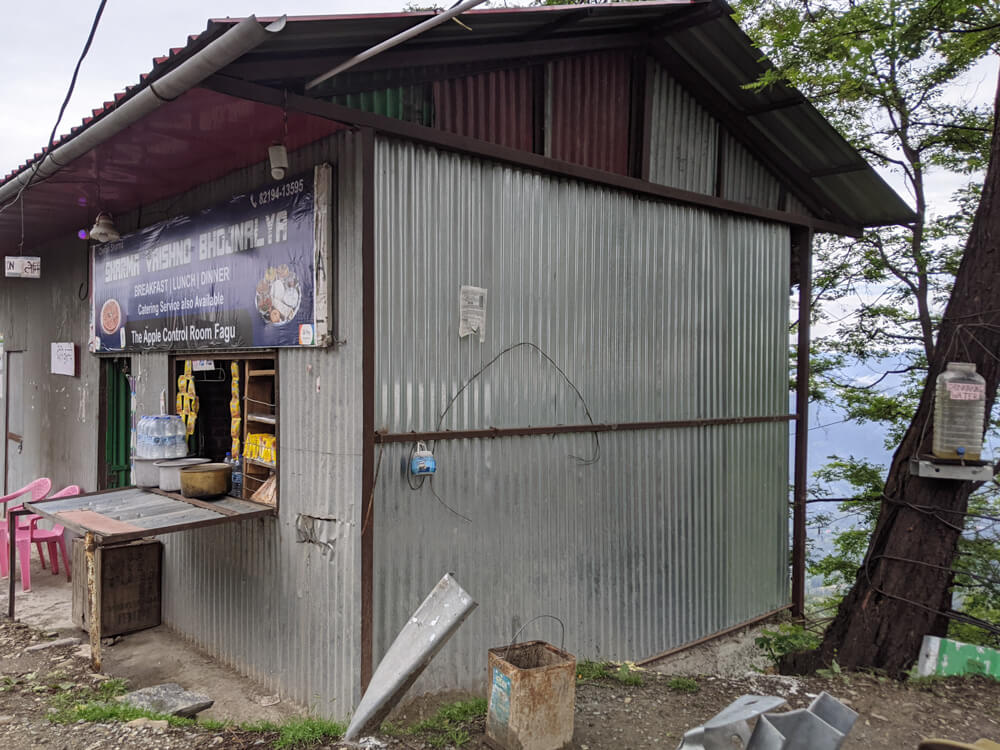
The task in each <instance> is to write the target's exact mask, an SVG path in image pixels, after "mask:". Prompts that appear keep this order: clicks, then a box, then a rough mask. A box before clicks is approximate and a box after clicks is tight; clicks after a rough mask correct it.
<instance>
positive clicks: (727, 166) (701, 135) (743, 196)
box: [649, 62, 808, 213]
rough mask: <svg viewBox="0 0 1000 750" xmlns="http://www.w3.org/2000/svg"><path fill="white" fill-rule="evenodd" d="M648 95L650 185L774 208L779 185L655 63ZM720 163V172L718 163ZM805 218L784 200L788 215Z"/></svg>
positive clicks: (801, 209) (797, 203)
mask: <svg viewBox="0 0 1000 750" xmlns="http://www.w3.org/2000/svg"><path fill="white" fill-rule="evenodd" d="M651 67H652V76H651V81H650V89H649V93H650V96H651V97H652V100H651V102H650V107H651V118H650V142H649V179H650V182H656V183H658V184H661V185H669V186H670V187H676V188H682V189H684V190H693V191H694V192H697V193H705V194H707V195H715V194H716V193H717V192H720V191H719V186H718V185H717V184H716V183H717V181H718V176H719V174H720V171H721V177H722V185H721V197H723V198H728V199H729V200H733V201H738V202H740V203H748V204H750V205H752V206H760V207H761V208H773V209H777V208H779V199H780V193H781V183H780V182H779V180H778V179H777V178H776V177H775V176H774V174H772V173H771V172H770V171H769V170H768V169H767V168H766V167H764V166H763V165H762V164H761V163H760V162H759V161H758V160H757V159H756V158H755V157H754V156H753V155H752V154H751V153H750V152H749V151H748V150H747V148H746V147H745V146H744V145H743V144H742V143H740V142H739V141H738V140H737V139H736V138H734V137H733V136H732V134H730V133H728V132H726V131H725V130H722V133H721V141H722V148H721V149H720V147H719V141H720V128H721V126H720V125H719V123H718V122H717V121H716V120H715V119H714V118H713V117H712V116H711V115H710V114H709V113H708V111H707V110H705V109H703V108H702V107H701V105H699V104H698V103H697V102H696V101H695V99H694V97H692V96H691V94H690V93H689V92H687V91H686V90H685V89H683V88H682V87H681V86H680V85H679V84H678V83H677V82H676V81H675V80H674V79H673V78H671V77H670V75H669V74H668V73H667V72H666V70H665V69H664V68H663V66H662V65H660V64H659V63H655V62H654V63H652V64H651ZM720 159H721V160H722V163H721V170H720V169H719V167H720V164H719V160H720ZM793 206H794V208H795V210H796V212H797V213H808V212H806V211H805V208H804V207H803V206H802V204H801V201H799V200H797V199H795V200H793V199H792V197H791V196H789V210H793Z"/></svg>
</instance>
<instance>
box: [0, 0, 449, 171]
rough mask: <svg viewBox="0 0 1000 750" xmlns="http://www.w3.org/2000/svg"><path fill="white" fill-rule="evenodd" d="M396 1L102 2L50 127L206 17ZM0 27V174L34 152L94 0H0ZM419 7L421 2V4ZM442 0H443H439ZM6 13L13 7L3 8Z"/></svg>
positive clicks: (394, 1)
mask: <svg viewBox="0 0 1000 750" xmlns="http://www.w3.org/2000/svg"><path fill="white" fill-rule="evenodd" d="M405 3H406V0H325V2H324V1H322V0H263V2H260V1H259V0H171V2H166V3H164V2H152V0H108V4H107V6H105V9H104V15H103V17H102V18H101V24H100V26H99V27H98V29H97V35H96V36H95V37H94V43H93V45H92V46H91V48H90V52H89V53H88V54H87V59H86V60H84V61H83V66H82V67H81V68H80V75H79V78H78V79H77V83H76V88H75V89H74V93H73V98H72V99H71V100H70V103H69V106H68V107H67V108H66V113H65V115H63V119H62V122H61V124H60V126H59V133H57V135H58V134H61V133H66V132H69V129H70V127H71V126H75V125H79V124H80V120H82V119H83V118H84V117H85V116H87V115H89V114H90V110H92V109H95V108H97V107H99V106H101V104H102V103H103V102H104V101H106V100H109V99H110V98H111V96H112V95H113V94H114V93H115V92H116V91H122V90H124V88H125V87H126V86H128V85H131V84H133V83H136V82H138V80H139V75H140V74H141V73H146V72H148V71H149V69H150V68H152V66H153V58H154V57H159V56H160V55H164V54H166V53H167V52H169V50H170V48H171V47H183V46H184V45H185V44H187V38H188V35H189V34H198V33H200V32H202V31H204V30H205V26H206V25H207V21H208V19H209V18H225V17H227V16H231V17H234V18H243V17H245V16H247V15H250V14H251V13H253V14H256V15H258V16H260V17H265V16H280V15H281V14H283V13H287V14H288V15H290V16H291V15H318V14H323V15H330V14H334V13H362V12H366V13H376V12H380V11H399V10H402V9H403V5H404V4H405ZM8 4H9V6H10V7H9V8H8V12H7V13H6V14H5V18H4V23H3V24H0V73H2V74H0V102H2V104H0V176H2V175H6V174H7V173H8V172H10V171H11V170H12V169H14V168H15V167H17V166H19V165H20V164H22V163H24V162H25V161H26V160H27V159H28V158H29V157H30V156H31V155H32V154H34V153H35V152H36V151H39V150H41V147H42V146H44V145H45V143H46V142H47V141H48V137H49V133H50V132H51V130H52V126H53V125H54V124H55V121H56V117H57V116H58V114H59V106H60V104H61V103H62V100H63V97H65V95H66V90H67V88H68V87H69V81H70V78H71V77H72V75H73V66H74V65H76V61H77V58H78V57H79V56H80V52H81V51H82V50H83V45H84V42H86V40H87V34H88V33H89V32H90V27H91V24H92V23H93V20H94V13H96V11H97V6H98V4H99V3H98V0H8ZM427 4H431V3H430V2H428V3H427ZM443 4H445V5H450V4H451V3H450V2H447V1H446V2H444V3H443ZM10 11H13V12H10Z"/></svg>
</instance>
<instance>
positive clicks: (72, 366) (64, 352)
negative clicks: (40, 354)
mask: <svg viewBox="0 0 1000 750" xmlns="http://www.w3.org/2000/svg"><path fill="white" fill-rule="evenodd" d="M51 372H52V374H53V375H69V376H73V375H76V346H75V345H74V344H73V343H72V342H69V341H67V342H58V343H57V342H53V343H52V368H51Z"/></svg>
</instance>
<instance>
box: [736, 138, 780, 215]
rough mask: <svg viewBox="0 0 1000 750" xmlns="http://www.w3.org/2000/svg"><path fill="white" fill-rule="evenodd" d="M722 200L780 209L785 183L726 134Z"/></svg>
mask: <svg viewBox="0 0 1000 750" xmlns="http://www.w3.org/2000/svg"><path fill="white" fill-rule="evenodd" d="M723 153H724V156H723V159H722V197H723V198H728V199H729V200H731V201H737V202H739V203H749V204H750V205H751V206H760V207H761V208H778V196H779V194H780V193H781V183H780V182H778V179H777V178H776V177H775V176H774V175H773V174H772V173H771V172H770V171H769V170H768V169H767V168H765V167H764V166H763V165H762V164H761V163H760V162H759V161H757V159H755V158H754V156H753V155H752V154H751V153H750V152H749V151H747V149H746V146H744V145H743V144H742V143H740V142H739V141H737V140H736V139H735V138H734V137H733V136H732V135H730V134H728V133H727V134H726V137H725V147H724V149H723Z"/></svg>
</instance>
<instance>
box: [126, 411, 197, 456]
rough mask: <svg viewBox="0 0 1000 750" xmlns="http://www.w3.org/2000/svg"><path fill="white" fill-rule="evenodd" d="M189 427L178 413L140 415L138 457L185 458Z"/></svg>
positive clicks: (137, 443)
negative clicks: (186, 426) (187, 427)
mask: <svg viewBox="0 0 1000 750" xmlns="http://www.w3.org/2000/svg"><path fill="white" fill-rule="evenodd" d="M187 452H188V449H187V429H186V428H185V426H184V420H183V419H181V417H179V416H178V415H176V414H160V415H158V416H151V417H140V418H139V424H138V425H137V426H136V445H135V455H136V457H137V458H156V459H162V458H184V457H185V456H186V455H187Z"/></svg>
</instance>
